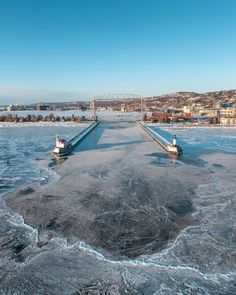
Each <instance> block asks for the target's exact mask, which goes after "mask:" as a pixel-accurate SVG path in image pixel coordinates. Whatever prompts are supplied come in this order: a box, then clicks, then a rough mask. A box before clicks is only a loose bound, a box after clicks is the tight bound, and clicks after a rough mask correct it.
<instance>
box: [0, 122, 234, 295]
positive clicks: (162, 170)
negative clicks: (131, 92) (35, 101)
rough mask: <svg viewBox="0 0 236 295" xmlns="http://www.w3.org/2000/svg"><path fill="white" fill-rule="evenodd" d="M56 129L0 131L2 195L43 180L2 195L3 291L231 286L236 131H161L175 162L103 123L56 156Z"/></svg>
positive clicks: (119, 125) (218, 290) (70, 130)
mask: <svg viewBox="0 0 236 295" xmlns="http://www.w3.org/2000/svg"><path fill="white" fill-rule="evenodd" d="M77 128H82V127H81V126H80V127H76V128H75V127H65V128H61V127H60V134H62V135H63V136H65V137H67V138H70V137H72V136H74V134H76V133H77V131H78V129H77ZM153 128H157V127H153ZM56 129H57V127H52V126H50V127H42V126H41V127H28V128H21V127H17V128H14V127H13V128H12V127H11V128H0V140H1V142H2V143H3V144H2V145H1V153H0V161H1V167H3V168H1V169H2V170H1V184H2V187H1V193H2V194H4V193H6V192H8V191H9V190H12V189H15V188H17V187H19V186H22V185H23V184H26V183H27V182H32V181H33V180H36V179H38V180H39V182H35V183H31V184H29V185H26V186H24V187H21V189H20V190H17V191H15V192H13V193H11V194H10V195H8V196H7V198H5V200H6V205H7V207H6V206H5V204H4V203H3V202H1V208H0V210H1V211H0V214H1V219H0V222H1V232H0V233H1V236H0V246H1V248H0V249H1V250H0V258H1V260H0V266H1V268H0V290H1V291H0V294H4V295H5V294H73V295H75V294H222V295H223V294H236V285H235V281H236V273H235V264H236V254H235V253H236V216H235V210H236V193H235V192H236V183H235V175H236V165H235V164H236V157H235V156H236V152H235V151H236V131H235V129H225V128H222V129H203V128H199V129H197V128H194V129H187V130H184V131H183V130H173V129H162V130H158V131H159V132H161V133H162V134H163V135H165V136H166V137H169V139H171V138H172V135H173V134H176V135H177V138H178V141H179V144H180V145H181V146H182V147H183V150H184V154H183V156H182V157H180V158H179V159H174V158H172V157H169V156H168V155H167V154H166V153H165V152H163V150H162V149H161V148H160V147H159V146H158V145H157V144H156V143H155V142H154V141H153V140H152V139H150V137H148V136H147V135H146V134H145V133H144V132H143V131H142V130H141V128H139V127H138V126H137V125H136V124H135V122H122V121H121V122H118V121H117V122H108V121H106V122H102V123H101V124H100V126H99V127H98V128H96V129H95V130H94V131H93V132H92V133H91V134H90V135H89V136H88V138H87V139H86V140H85V141H83V142H82V143H81V144H80V145H79V146H78V147H77V148H76V150H75V151H74V152H73V154H72V155H70V156H69V157H68V159H66V161H64V162H63V163H61V164H59V165H54V164H53V165H52V163H54V162H53V161H52V159H51V154H50V153H51V149H52V148H53V146H54V137H55V133H57V130H56ZM50 167H52V168H53V170H52V168H50ZM4 169H5V170H4ZM45 174H46V175H47V176H45ZM42 179H44V180H43V181H42ZM45 179H47V180H45ZM9 208H10V209H9ZM86 292H87V293H86ZM92 292H94V293H92ZM95 292H100V293H95ZM102 292H104V293H102ZM105 292H106V293H105Z"/></svg>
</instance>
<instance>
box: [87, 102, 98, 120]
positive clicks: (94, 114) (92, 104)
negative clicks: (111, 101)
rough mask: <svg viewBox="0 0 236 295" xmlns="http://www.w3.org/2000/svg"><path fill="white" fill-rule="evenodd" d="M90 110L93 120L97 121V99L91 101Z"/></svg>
mask: <svg viewBox="0 0 236 295" xmlns="http://www.w3.org/2000/svg"><path fill="white" fill-rule="evenodd" d="M89 112H90V115H91V118H92V120H93V121H97V115H96V100H95V99H93V100H92V101H91V102H90V106H89Z"/></svg>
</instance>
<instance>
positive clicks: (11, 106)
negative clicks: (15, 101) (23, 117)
mask: <svg viewBox="0 0 236 295" xmlns="http://www.w3.org/2000/svg"><path fill="white" fill-rule="evenodd" d="M7 111H8V112H12V111H15V107H14V106H13V105H12V104H10V105H9V106H8V107H7Z"/></svg>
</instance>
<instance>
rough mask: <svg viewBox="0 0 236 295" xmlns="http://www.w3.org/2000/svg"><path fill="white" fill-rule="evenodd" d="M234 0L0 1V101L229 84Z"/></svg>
mask: <svg viewBox="0 0 236 295" xmlns="http://www.w3.org/2000/svg"><path fill="white" fill-rule="evenodd" d="M235 15H236V1H234V0H225V1H221V0H198V1H195V0H189V1H186V0H178V1H176V0H165V1H164V0H119V1H112V0H101V1H96V0H86V1H85V0H83V1H82V0H70V1H66V0H57V1H56V0H51V1H46V0H41V1H32V0H22V1H17V0H8V1H2V0H0V36H1V46H0V105H1V104H10V103H14V104H15V103H17V102H20V103H26V104H28V103H34V102H38V101H51V102H52V101H75V100H83V99H88V98H90V97H92V96H94V95H97V94H98V95H99V94H106V93H136V94H140V95H144V96H152V95H161V94H165V93H171V92H177V91H194V92H200V93H202V92H208V91H215V90H224V89H226V90H227V89H235V88H236V58H235V52H236V39H235V32H236V18H235Z"/></svg>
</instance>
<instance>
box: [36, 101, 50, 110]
mask: <svg viewBox="0 0 236 295" xmlns="http://www.w3.org/2000/svg"><path fill="white" fill-rule="evenodd" d="M47 110H49V106H48V105H46V104H43V103H38V104H37V105H36V111H47Z"/></svg>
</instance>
